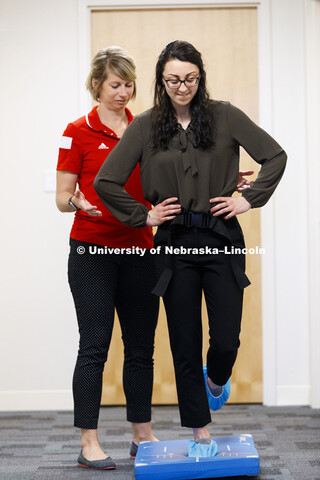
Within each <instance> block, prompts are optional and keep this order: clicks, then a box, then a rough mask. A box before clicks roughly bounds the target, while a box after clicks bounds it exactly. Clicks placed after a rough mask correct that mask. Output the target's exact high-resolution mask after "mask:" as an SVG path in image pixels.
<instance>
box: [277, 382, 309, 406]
mask: <svg viewBox="0 0 320 480" xmlns="http://www.w3.org/2000/svg"><path fill="white" fill-rule="evenodd" d="M310 402H311V387H310V385H279V386H278V387H277V406H290V405H310Z"/></svg>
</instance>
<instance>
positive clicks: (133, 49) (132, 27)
mask: <svg viewBox="0 0 320 480" xmlns="http://www.w3.org/2000/svg"><path fill="white" fill-rule="evenodd" d="M91 27H92V55H94V54H95V53H96V52H97V51H98V50H99V49H100V48H103V47H105V46H108V45H119V46H121V47H123V48H125V49H126V50H128V51H129V52H130V53H131V54H132V55H133V57H134V58H135V60H136V64H137V78H138V80H137V86H138V90H137V98H136V100H135V101H134V102H133V103H132V104H131V105H129V108H130V109H131V110H132V111H133V112H134V113H136V114H138V113H141V112H142V111H144V110H146V109H147V108H150V106H151V105H152V95H153V80H154V69H155V64H156V61H157V58H158V56H159V53H160V52H161V50H162V49H163V47H164V46H165V45H166V43H168V42H170V41H172V40H176V39H180V40H187V41H189V42H191V43H192V44H194V45H195V46H196V48H198V50H200V52H201V53H202V56H203V60H204V63H205V68H206V71H207V79H208V87H209V92H210V95H211V98H215V99H219V100H229V101H231V102H232V103H233V104H235V105H236V106H238V107H240V108H242V109H243V110H244V111H245V112H246V113H247V114H248V115H249V116H250V117H251V118H252V119H253V120H255V121H256V122H258V68H257V11H256V8H191V9H190V8H169V9H168V8H163V9H146V10H141V9H135V10H134V9H133V10H132V9H128V10H104V11H103V10H100V11H98V10H97V11H93V12H92V17H91ZM241 168H242V169H253V170H254V171H255V172H256V173H257V172H258V166H257V164H256V163H255V162H254V161H252V160H251V159H250V158H249V157H248V155H246V154H245V152H242V153H241ZM239 220H240V223H241V225H242V227H243V230H244V234H245V238H246V244H247V247H256V246H260V214H259V210H253V211H250V212H248V213H246V214H244V215H240V218H239ZM247 274H248V276H249V278H250V280H251V282H252V285H251V286H250V287H248V288H247V289H246V290H245V301H244V312H243V323H242V332H241V347H240V350H239V355H238V359H237V362H236V366H235V368H234V371H233V374H232V394H231V398H230V402H240V403H242V402H246V403H247V402H261V401H262V355H261V345H262V339H261V335H262V328H261V281H260V257H259V255H247ZM206 315H207V314H206V307H205V303H203V327H204V349H203V352H204V359H205V352H206V349H207V345H208V321H207V316H206ZM122 350H123V347H122V342H121V334H120V328H119V324H118V322H116V325H115V329H114V335H113V339H112V345H111V349H110V353H109V358H108V362H107V364H106V368H105V372H104V389H103V398H102V403H103V404H105V405H107V404H108V405H112V404H124V403H125V397H124V395H123V389H122V363H123V354H122ZM176 402H177V397H176V389H175V380H174V374H173V364H172V359H171V353H170V348H169V341H168V333H167V327H166V321H165V314H164V309H163V306H161V312H160V317H159V324H158V328H157V333H156V348H155V381H154V393H153V404H175V403H176Z"/></svg>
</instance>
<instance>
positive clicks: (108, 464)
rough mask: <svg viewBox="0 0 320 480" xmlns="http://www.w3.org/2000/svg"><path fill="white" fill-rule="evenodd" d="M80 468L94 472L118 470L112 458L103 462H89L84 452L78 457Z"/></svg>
mask: <svg viewBox="0 0 320 480" xmlns="http://www.w3.org/2000/svg"><path fill="white" fill-rule="evenodd" d="M78 465H79V467H84V468H92V470H113V469H115V468H116V464H115V463H114V461H113V460H112V458H111V457H107V458H104V459H103V460H92V461H90V460H87V459H86V458H84V456H83V455H82V450H81V452H80V455H79V457H78Z"/></svg>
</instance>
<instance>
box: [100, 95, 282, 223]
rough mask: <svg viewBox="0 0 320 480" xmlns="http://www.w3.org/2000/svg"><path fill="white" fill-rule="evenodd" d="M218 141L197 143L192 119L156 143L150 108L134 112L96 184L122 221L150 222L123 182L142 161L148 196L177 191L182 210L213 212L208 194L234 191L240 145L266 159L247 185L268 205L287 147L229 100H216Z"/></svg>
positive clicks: (253, 200) (258, 202) (249, 194)
mask: <svg viewBox="0 0 320 480" xmlns="http://www.w3.org/2000/svg"><path fill="white" fill-rule="evenodd" d="M212 114H213V125H214V128H213V141H214V143H213V145H212V146H211V147H209V148H207V149H201V148H195V147H194V137H193V132H192V124H190V125H189V126H188V128H187V129H186V130H183V128H182V127H179V130H178V132H177V133H176V134H175V135H174V136H173V138H172V140H171V142H170V144H169V147H168V149H166V150H161V149H156V150H155V149H153V148H152V147H153V142H152V138H151V137H152V132H151V109H150V110H147V111H146V112H144V113H142V114H141V115H138V116H136V117H135V119H134V120H133V122H132V123H131V124H130V125H129V126H128V128H127V129H126V131H125V133H124V135H123V137H122V139H121V141H120V142H119V143H118V145H117V146H116V147H115V148H114V149H113V150H112V152H111V153H110V154H109V156H108V158H107V160H106V161H105V162H104V164H103V165H102V167H101V169H100V171H99V173H98V175H97V177H96V179H95V181H94V188H95V189H96V191H97V193H98V195H99V196H100V198H101V200H102V202H103V203H104V204H105V205H106V207H107V208H108V209H109V210H110V211H111V212H112V213H113V214H114V215H115V216H116V217H117V218H118V219H119V220H120V221H121V222H123V223H125V224H126V225H129V226H132V227H143V226H145V225H146V217H147V214H148V208H147V207H146V206H145V205H142V204H141V203H138V202H137V201H136V200H134V199H133V198H132V197H131V196H130V195H128V193H127V192H126V191H125V189H124V188H123V185H125V183H126V181H127V179H128V177H129V176H130V174H131V172H132V171H133V170H134V168H135V167H136V165H137V164H138V163H140V170H141V183H142V189H143V193H144V196H145V198H146V200H148V201H149V202H150V203H152V204H153V205H156V204H158V203H160V202H162V201H163V200H165V199H166V198H169V197H177V198H178V203H180V204H181V207H182V210H184V211H191V212H194V213H209V211H210V207H211V205H210V202H209V199H210V198H213V197H220V196H231V195H232V194H233V192H234V191H235V190H236V187H237V181H238V174H239V147H240V146H242V147H243V148H244V149H245V150H246V151H247V152H248V154H249V155H250V156H251V157H252V158H253V159H254V160H255V161H256V162H257V163H259V164H260V165H261V168H260V171H259V174H258V177H257V179H256V180H255V181H254V183H253V184H252V185H251V187H250V188H248V189H246V190H244V192H243V193H242V196H243V197H245V198H246V199H247V200H248V202H249V203H250V204H251V206H252V207H261V206H263V205H264V204H265V203H266V202H267V201H268V200H269V198H270V197H271V195H272V193H273V192H274V190H275V188H276V186H277V185H278V183H279V181H280V179H281V177H282V174H283V172H284V169H285V165H286V158H287V156H286V153H285V152H284V150H283V149H282V148H281V147H280V145H278V143H277V142H276V141H275V140H274V139H273V138H272V137H271V136H270V135H269V134H268V133H266V132H265V131H264V130H262V129H261V128H260V127H258V126H257V125H256V124H255V123H254V122H252V121H251V120H250V119H249V118H248V117H247V116H246V115H245V114H244V113H243V112H242V111H241V110H239V109H238V108H236V107H234V106H233V105H231V104H230V103H229V102H221V101H214V102H213V108H212Z"/></svg>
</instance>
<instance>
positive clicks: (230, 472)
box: [134, 434, 259, 480]
mask: <svg viewBox="0 0 320 480" xmlns="http://www.w3.org/2000/svg"><path fill="white" fill-rule="evenodd" d="M213 440H214V441H215V442H217V444H218V453H217V454H216V455H215V456H214V457H188V442H189V440H168V441H165V442H144V443H140V445H139V448H138V453H137V455H136V460H135V463H134V468H135V474H136V480H180V479H181V480H188V479H197V478H214V477H233V476H239V475H258V473H259V455H258V452H257V450H256V448H255V446H254V442H253V438H252V435H248V434H243V435H234V436H231V437H220V438H213Z"/></svg>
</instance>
